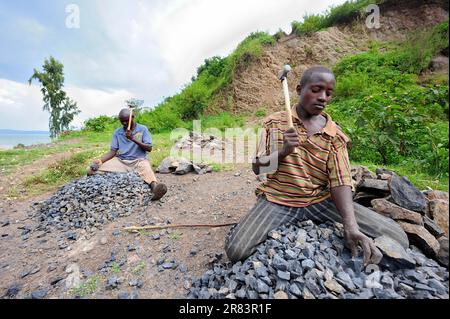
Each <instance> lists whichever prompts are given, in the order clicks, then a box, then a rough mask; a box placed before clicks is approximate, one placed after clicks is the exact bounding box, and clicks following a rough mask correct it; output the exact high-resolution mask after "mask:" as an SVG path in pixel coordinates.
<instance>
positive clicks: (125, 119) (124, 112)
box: [119, 109, 134, 131]
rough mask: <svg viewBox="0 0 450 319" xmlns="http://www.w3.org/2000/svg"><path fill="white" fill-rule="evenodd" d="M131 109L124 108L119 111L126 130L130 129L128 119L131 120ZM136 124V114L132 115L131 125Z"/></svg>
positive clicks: (120, 119)
mask: <svg viewBox="0 0 450 319" xmlns="http://www.w3.org/2000/svg"><path fill="white" fill-rule="evenodd" d="M130 113H131V110H130V109H123V110H122V111H120V113H119V121H120V123H122V126H123V129H124V130H125V131H126V130H127V129H128V121H129V120H130ZM133 125H134V114H133V115H132V117H131V127H133Z"/></svg>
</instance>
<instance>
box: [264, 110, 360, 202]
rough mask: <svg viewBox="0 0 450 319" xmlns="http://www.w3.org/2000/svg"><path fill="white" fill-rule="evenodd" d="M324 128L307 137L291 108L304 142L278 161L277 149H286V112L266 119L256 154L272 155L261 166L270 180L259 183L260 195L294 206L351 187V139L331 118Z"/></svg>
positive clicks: (296, 126) (325, 197) (326, 115)
mask: <svg viewBox="0 0 450 319" xmlns="http://www.w3.org/2000/svg"><path fill="white" fill-rule="evenodd" d="M322 115H323V116H324V117H325V118H326V125H325V127H324V128H323V129H322V130H321V131H320V132H318V133H315V134H314V135H312V136H310V137H309V138H308V135H307V131H306V128H305V126H304V125H303V123H302V121H301V119H300V118H299V116H298V115H297V110H296V107H295V106H294V107H293V108H292V117H293V123H294V127H295V129H296V130H297V132H298V134H299V136H300V143H301V145H300V146H299V147H297V152H296V153H291V154H290V155H288V156H286V157H285V158H284V159H283V160H281V161H280V162H279V163H278V150H281V149H282V148H283V133H284V132H285V131H286V130H288V129H289V127H288V121H287V112H286V111H283V112H277V113H274V114H272V115H270V116H268V117H267V118H265V119H264V122H263V129H262V131H261V136H260V139H259V143H258V147H257V150H256V152H257V153H256V156H257V157H260V156H263V155H270V165H269V166H268V167H264V166H261V167H260V173H261V174H262V173H267V181H265V182H263V183H262V184H260V185H259V186H258V188H257V190H256V194H257V195H261V194H265V195H266V198H267V200H268V201H270V202H273V203H277V204H281V205H285V206H291V207H306V206H309V205H311V204H316V203H320V202H322V201H324V200H325V199H328V198H329V197H331V193H330V190H331V188H333V187H337V186H342V185H346V186H350V187H351V186H352V178H351V172H350V161H349V159H348V151H347V143H348V142H349V141H350V139H349V138H348V137H347V136H346V135H345V134H344V133H343V132H342V130H341V129H340V128H339V127H338V126H337V125H336V123H335V122H333V120H332V119H331V117H330V116H329V115H328V114H326V113H325V112H322Z"/></svg>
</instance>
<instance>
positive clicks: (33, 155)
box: [0, 143, 83, 174]
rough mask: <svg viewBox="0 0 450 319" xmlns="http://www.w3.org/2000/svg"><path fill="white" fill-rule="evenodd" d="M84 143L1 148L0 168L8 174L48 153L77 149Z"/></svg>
mask: <svg viewBox="0 0 450 319" xmlns="http://www.w3.org/2000/svg"><path fill="white" fill-rule="evenodd" d="M82 145H83V144H82V143H75V144H53V145H51V146H50V147H46V146H38V147H35V148H30V149H12V150H0V169H1V170H2V171H3V172H4V173H6V174H10V173H12V172H14V171H15V169H16V168H17V167H19V166H23V165H27V164H30V163H32V162H33V161H35V160H37V159H40V158H42V157H44V156H47V155H53V154H58V153H63V152H66V151H70V150H74V149H77V148H80V147H82Z"/></svg>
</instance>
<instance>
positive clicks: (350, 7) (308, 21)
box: [291, 0, 392, 35]
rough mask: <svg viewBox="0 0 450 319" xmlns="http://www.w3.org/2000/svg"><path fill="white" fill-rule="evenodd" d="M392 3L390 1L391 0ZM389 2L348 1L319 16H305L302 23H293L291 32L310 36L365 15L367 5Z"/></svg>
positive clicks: (376, 0)
mask: <svg viewBox="0 0 450 319" xmlns="http://www.w3.org/2000/svg"><path fill="white" fill-rule="evenodd" d="M391 1H392V0H391ZM383 2H389V0H350V1H346V2H345V3H343V4H341V5H338V6H331V7H330V9H328V10H327V11H326V12H324V13H321V14H306V15H305V16H304V17H303V20H302V22H299V21H293V22H292V23H291V25H292V30H293V32H295V33H296V34H298V35H310V34H312V33H313V32H317V31H320V30H323V29H326V28H329V27H332V26H334V25H337V24H340V23H348V22H350V21H352V20H354V19H355V18H357V17H359V16H361V15H362V14H364V13H365V8H366V7H367V6H368V5H369V4H380V3H383Z"/></svg>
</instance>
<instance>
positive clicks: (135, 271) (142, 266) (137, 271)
mask: <svg viewBox="0 0 450 319" xmlns="http://www.w3.org/2000/svg"><path fill="white" fill-rule="evenodd" d="M146 266H147V264H146V263H145V261H141V262H140V263H139V264H138V265H137V266H136V267H134V269H133V270H132V273H133V274H134V275H135V276H140V275H142V272H143V271H144V269H145V267H146Z"/></svg>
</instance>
